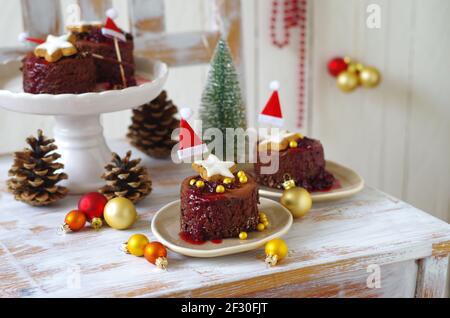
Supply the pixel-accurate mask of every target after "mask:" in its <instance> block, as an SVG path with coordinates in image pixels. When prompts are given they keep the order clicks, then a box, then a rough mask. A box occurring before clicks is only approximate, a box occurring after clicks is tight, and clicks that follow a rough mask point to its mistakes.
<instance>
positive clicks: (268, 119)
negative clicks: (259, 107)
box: [259, 81, 283, 127]
mask: <svg viewBox="0 0 450 318" xmlns="http://www.w3.org/2000/svg"><path fill="white" fill-rule="evenodd" d="M279 88H280V84H279V83H278V82H277V81H273V82H272V83H270V89H271V90H272V91H273V93H272V96H271V97H270V99H269V101H268V102H267V104H266V106H265V107H264V109H263V111H262V112H261V114H259V121H260V122H261V123H266V124H271V125H275V126H279V127H281V126H283V114H282V112H281V104H280V98H279V96H278V89H279Z"/></svg>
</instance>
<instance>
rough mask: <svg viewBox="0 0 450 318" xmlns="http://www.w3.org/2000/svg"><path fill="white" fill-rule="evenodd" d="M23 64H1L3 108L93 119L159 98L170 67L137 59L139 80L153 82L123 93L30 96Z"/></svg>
mask: <svg viewBox="0 0 450 318" xmlns="http://www.w3.org/2000/svg"><path fill="white" fill-rule="evenodd" d="M21 65H22V63H21V62H20V61H18V60H12V61H8V62H5V63H2V64H0V107H3V108H5V109H8V110H12V111H15V112H22V113H29V114H38V115H66V116H70V115H93V114H102V113H109V112H116V111H120V110H125V109H130V108H133V107H137V106H140V105H142V104H144V103H146V102H148V101H149V100H153V99H154V98H156V97H157V96H158V95H159V93H160V92H161V90H162V88H163V85H164V83H165V82H166V80H167V76H168V68H167V65H166V64H164V63H162V62H159V61H152V60H149V59H145V58H139V57H136V75H137V77H141V78H145V79H147V80H150V81H149V82H145V83H143V84H141V85H138V86H134V87H128V88H125V89H122V90H108V91H104V92H100V93H85V94H60V95H50V94H38V95H35V94H29V93H24V92H23V88H22V87H23V85H22V72H21V71H20V67H21Z"/></svg>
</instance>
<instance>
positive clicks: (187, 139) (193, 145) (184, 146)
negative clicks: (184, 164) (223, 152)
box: [178, 108, 208, 160]
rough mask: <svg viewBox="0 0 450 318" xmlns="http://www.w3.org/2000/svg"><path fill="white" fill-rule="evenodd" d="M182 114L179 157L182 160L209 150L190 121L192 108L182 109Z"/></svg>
mask: <svg viewBox="0 0 450 318" xmlns="http://www.w3.org/2000/svg"><path fill="white" fill-rule="evenodd" d="M180 115H181V120H180V148H179V150H178V157H179V158H180V159H181V160H182V159H185V158H190V157H192V156H195V155H200V154H202V153H205V152H207V151H208V148H207V147H206V144H204V143H203V141H202V140H201V139H200V137H199V136H197V134H196V133H195V132H194V130H193V129H192V127H191V125H189V123H188V119H189V118H190V117H191V116H192V110H191V109H190V108H183V109H181V110H180Z"/></svg>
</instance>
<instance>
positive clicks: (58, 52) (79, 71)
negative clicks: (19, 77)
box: [22, 35, 96, 94]
mask: <svg viewBox="0 0 450 318" xmlns="http://www.w3.org/2000/svg"><path fill="white" fill-rule="evenodd" d="M22 73H23V90H24V91H25V92H26V93H31V94H81V93H87V92H92V91H93V90H94V89H95V86H96V71H95V64H94V59H93V58H92V57H91V56H89V55H86V54H83V53H80V52H78V51H77V50H76V49H75V47H74V46H73V45H72V43H71V39H70V35H66V36H61V37H51V36H49V38H48V39H47V42H45V43H43V44H41V45H39V46H38V47H36V49H35V51H34V52H33V53H29V54H27V55H26V56H25V57H24V59H23V60H22Z"/></svg>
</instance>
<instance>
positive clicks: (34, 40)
mask: <svg viewBox="0 0 450 318" xmlns="http://www.w3.org/2000/svg"><path fill="white" fill-rule="evenodd" d="M18 40H19V42H21V43H26V42H31V43H35V44H42V43H45V40H43V39H38V38H33V37H30V35H29V34H28V33H26V32H22V33H20V34H19V36H18Z"/></svg>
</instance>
